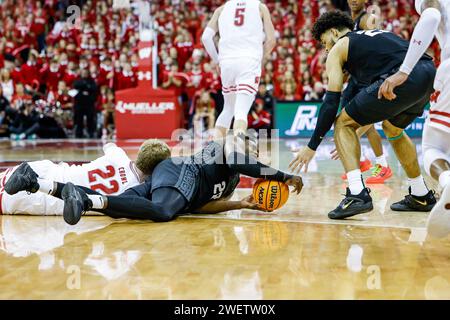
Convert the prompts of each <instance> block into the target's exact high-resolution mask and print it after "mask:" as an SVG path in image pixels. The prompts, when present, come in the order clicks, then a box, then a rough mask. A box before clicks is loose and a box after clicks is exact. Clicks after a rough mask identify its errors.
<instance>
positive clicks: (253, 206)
mask: <svg viewBox="0 0 450 320" xmlns="http://www.w3.org/2000/svg"><path fill="white" fill-rule="evenodd" d="M242 209H250V210H258V211H266V210H264V209H263V208H261V207H260V205H259V204H257V203H255V201H254V199H253V196H252V195H250V196H248V197H245V198H244V199H242V200H241V201H229V200H215V201H211V202H208V203H207V204H205V205H204V206H203V207H201V208H198V209H195V210H194V212H193V213H203V214H215V213H221V212H226V211H231V210H242Z"/></svg>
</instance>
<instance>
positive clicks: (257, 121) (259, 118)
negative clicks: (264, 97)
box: [248, 110, 272, 129]
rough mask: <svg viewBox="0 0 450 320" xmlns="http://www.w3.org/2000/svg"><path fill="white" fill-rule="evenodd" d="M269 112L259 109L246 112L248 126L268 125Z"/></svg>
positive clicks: (260, 126)
mask: <svg viewBox="0 0 450 320" xmlns="http://www.w3.org/2000/svg"><path fill="white" fill-rule="evenodd" d="M271 117H272V116H271V115H270V113H268V112H267V111H266V110H261V111H259V112H256V111H251V112H250V113H249V114H248V127H249V128H252V129H259V128H263V127H266V126H269V125H270V119H271Z"/></svg>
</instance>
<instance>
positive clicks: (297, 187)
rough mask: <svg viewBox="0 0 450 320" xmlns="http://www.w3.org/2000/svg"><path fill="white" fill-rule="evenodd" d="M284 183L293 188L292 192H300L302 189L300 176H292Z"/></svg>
mask: <svg viewBox="0 0 450 320" xmlns="http://www.w3.org/2000/svg"><path fill="white" fill-rule="evenodd" d="M286 184H287V185H288V186H291V187H293V188H294V190H292V193H297V194H300V192H301V191H302V189H303V180H302V177H300V176H293V177H292V178H291V179H288V180H286Z"/></svg>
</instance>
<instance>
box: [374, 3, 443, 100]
mask: <svg viewBox="0 0 450 320" xmlns="http://www.w3.org/2000/svg"><path fill="white" fill-rule="evenodd" d="M420 10H421V11H422V14H421V17H420V19H419V22H418V23H417V25H416V27H415V29H414V32H413V35H412V37H411V42H410V43H409V48H408V52H407V53H406V57H405V60H404V61H403V64H402V65H401V67H400V70H399V71H398V72H396V73H395V74H394V75H392V76H390V77H389V78H387V79H386V80H385V81H384V82H383V84H382V85H381V87H380V89H379V91H378V98H379V99H382V98H383V97H384V98H386V99H388V100H393V99H395V98H397V96H396V95H395V93H394V89H395V88H396V87H398V86H400V85H402V84H403V83H404V82H405V81H406V80H408V76H409V74H410V73H411V72H412V70H413V69H414V67H415V66H416V64H417V62H419V60H420V58H421V57H422V56H423V55H424V54H425V52H426V51H427V49H428V47H429V46H430V44H431V42H432V41H433V39H434V35H435V34H436V31H437V29H438V27H439V24H440V23H441V19H442V14H441V5H440V3H439V0H424V1H423V3H422V7H421V8H420ZM419 13H420V12H419Z"/></svg>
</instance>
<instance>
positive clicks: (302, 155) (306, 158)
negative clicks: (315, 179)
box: [289, 147, 316, 174]
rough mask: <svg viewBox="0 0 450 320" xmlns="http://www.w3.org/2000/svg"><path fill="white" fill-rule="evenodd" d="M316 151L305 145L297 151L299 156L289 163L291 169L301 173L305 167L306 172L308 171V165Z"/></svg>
mask: <svg viewBox="0 0 450 320" xmlns="http://www.w3.org/2000/svg"><path fill="white" fill-rule="evenodd" d="M315 154H316V152H315V151H314V150H312V149H310V148H309V147H303V148H302V149H300V151H299V152H298V153H297V156H296V157H295V159H294V160H292V162H291V163H290V164H289V169H291V171H292V172H294V173H297V174H298V173H300V171H301V170H302V169H303V167H304V168H305V172H308V165H309V163H310V162H311V160H312V159H313V158H314V155H315Z"/></svg>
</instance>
